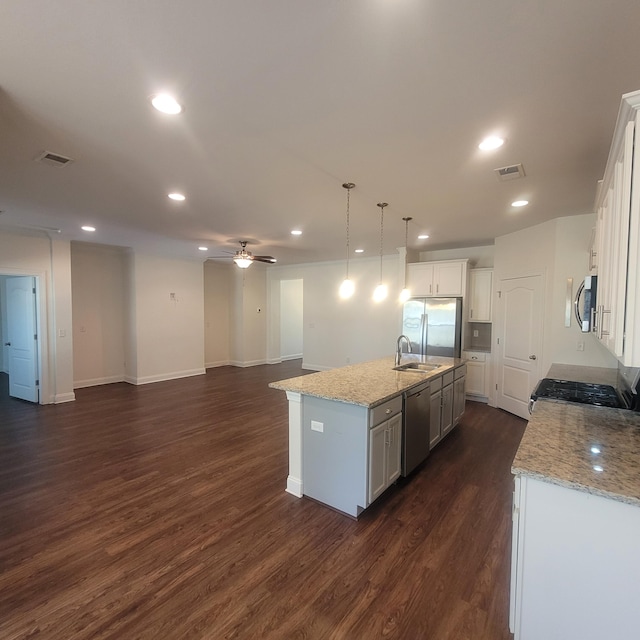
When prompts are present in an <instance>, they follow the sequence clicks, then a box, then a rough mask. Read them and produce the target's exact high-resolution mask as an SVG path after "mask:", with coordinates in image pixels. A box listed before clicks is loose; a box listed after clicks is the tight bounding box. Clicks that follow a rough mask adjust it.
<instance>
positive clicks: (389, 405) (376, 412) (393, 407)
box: [369, 396, 402, 427]
mask: <svg viewBox="0 0 640 640" xmlns="http://www.w3.org/2000/svg"><path fill="white" fill-rule="evenodd" d="M401 412H402V396H396V397H395V398H391V400H387V401H386V402H385V403H383V404H379V405H378V406H377V407H374V408H373V409H369V427H375V426H376V425H377V424H380V423H381V422H384V421H385V420H388V419H389V418H391V416H394V415H396V413H401Z"/></svg>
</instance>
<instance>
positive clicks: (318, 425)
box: [311, 420, 324, 433]
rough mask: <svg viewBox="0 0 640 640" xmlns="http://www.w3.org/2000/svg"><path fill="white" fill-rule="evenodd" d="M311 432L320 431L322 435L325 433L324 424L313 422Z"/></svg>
mask: <svg viewBox="0 0 640 640" xmlns="http://www.w3.org/2000/svg"><path fill="white" fill-rule="evenodd" d="M311 431H319V432H320V433H323V432H324V423H323V422H318V421H317V420H312V421H311Z"/></svg>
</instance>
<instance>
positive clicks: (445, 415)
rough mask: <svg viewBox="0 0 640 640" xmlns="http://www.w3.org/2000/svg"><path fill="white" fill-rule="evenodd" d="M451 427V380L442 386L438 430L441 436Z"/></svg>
mask: <svg viewBox="0 0 640 640" xmlns="http://www.w3.org/2000/svg"><path fill="white" fill-rule="evenodd" d="M451 429H453V382H452V383H450V384H448V385H447V386H446V387H442V415H441V416H440V430H441V432H442V437H444V436H446V435H447V433H449V431H451Z"/></svg>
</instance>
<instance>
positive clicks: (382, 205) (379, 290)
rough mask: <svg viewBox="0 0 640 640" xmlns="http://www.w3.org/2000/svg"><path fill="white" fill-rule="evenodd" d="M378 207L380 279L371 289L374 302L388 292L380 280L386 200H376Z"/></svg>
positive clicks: (378, 300) (381, 299)
mask: <svg viewBox="0 0 640 640" xmlns="http://www.w3.org/2000/svg"><path fill="white" fill-rule="evenodd" d="M378 206H379V207H380V280H379V282H378V286H377V287H376V288H375V289H374V291H373V300H374V302H382V301H383V300H384V299H385V298H386V297H387V294H388V293H389V291H388V289H387V285H386V284H384V283H383V282H382V246H383V238H384V208H385V207H388V206H389V203H387V202H378Z"/></svg>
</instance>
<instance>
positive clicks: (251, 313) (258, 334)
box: [230, 262, 268, 367]
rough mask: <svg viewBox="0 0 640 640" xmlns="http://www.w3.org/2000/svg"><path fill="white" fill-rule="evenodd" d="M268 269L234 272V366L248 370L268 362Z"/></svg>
mask: <svg viewBox="0 0 640 640" xmlns="http://www.w3.org/2000/svg"><path fill="white" fill-rule="evenodd" d="M266 273H267V267H266V265H264V264H262V263H259V262H256V263H254V264H252V265H251V266H250V267H249V268H248V269H239V268H237V267H234V268H232V269H231V278H232V301H231V305H230V310H231V328H230V333H231V345H232V351H231V364H233V365H235V366H238V367H248V366H252V365H257V364H265V363H266V362H267V315H268V309H267V275H266Z"/></svg>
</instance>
